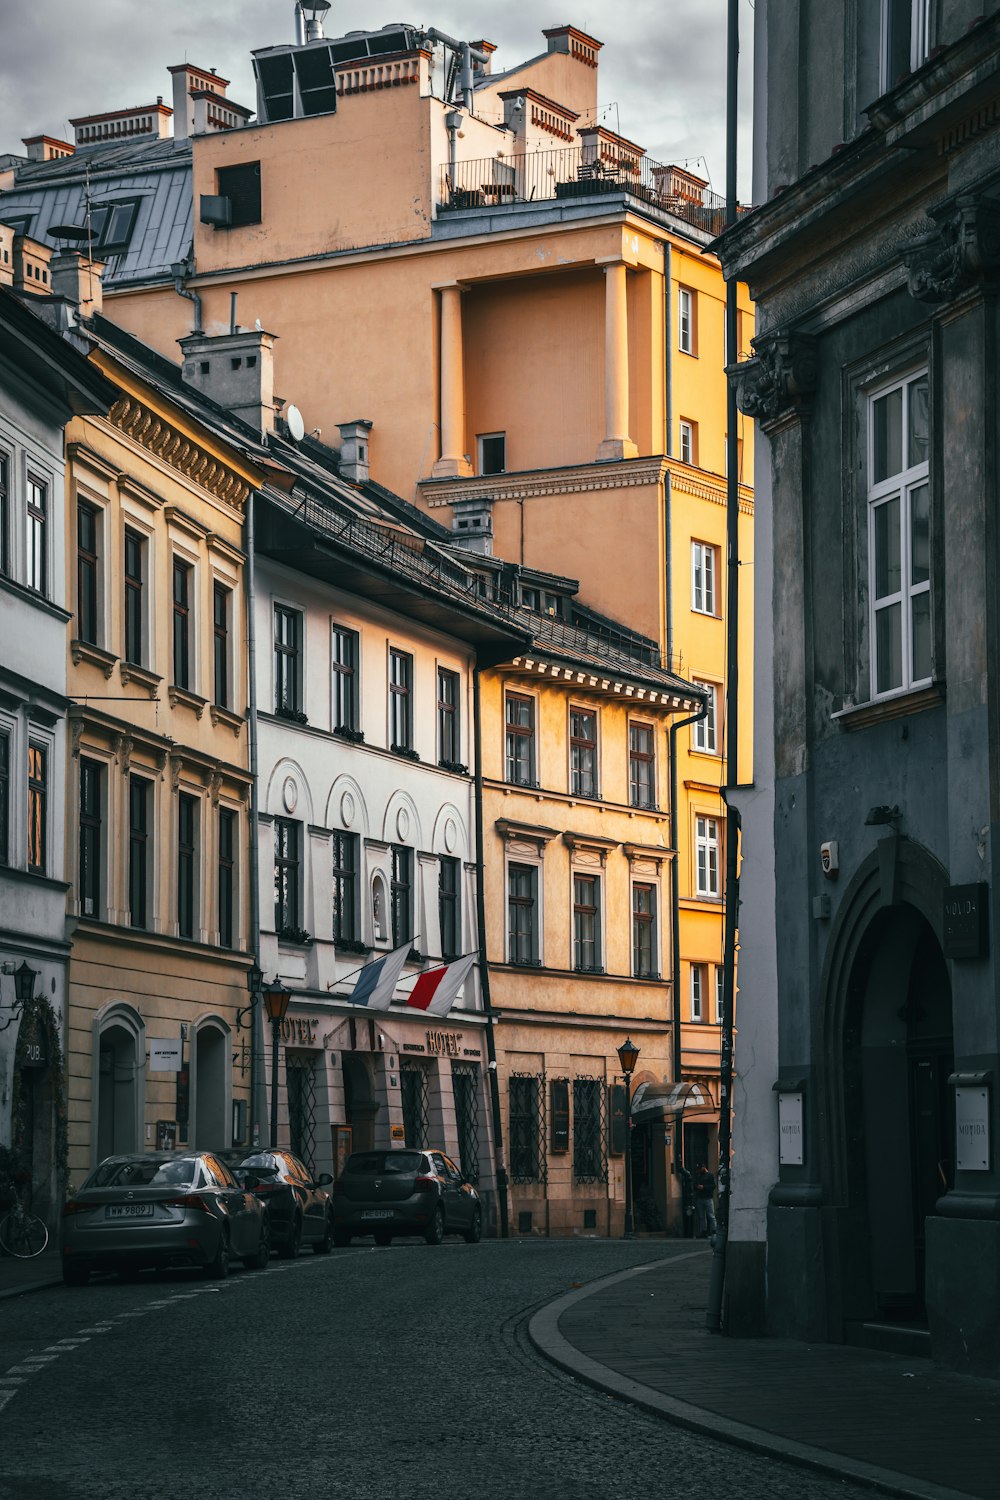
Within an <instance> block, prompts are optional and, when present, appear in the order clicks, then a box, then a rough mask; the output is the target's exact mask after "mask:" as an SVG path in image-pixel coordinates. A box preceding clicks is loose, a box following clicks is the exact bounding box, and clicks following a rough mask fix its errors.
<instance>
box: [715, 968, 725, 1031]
mask: <svg viewBox="0 0 1000 1500" xmlns="http://www.w3.org/2000/svg"><path fill="white" fill-rule="evenodd" d="M725 981H726V971H725V969H723V967H722V966H721V964H720V965H719V967H718V968H717V969H716V971H715V1024H716V1026H721V1025H722V1012H723V1008H724V991H725Z"/></svg>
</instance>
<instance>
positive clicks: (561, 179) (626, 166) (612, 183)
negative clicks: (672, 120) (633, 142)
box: [439, 146, 747, 236]
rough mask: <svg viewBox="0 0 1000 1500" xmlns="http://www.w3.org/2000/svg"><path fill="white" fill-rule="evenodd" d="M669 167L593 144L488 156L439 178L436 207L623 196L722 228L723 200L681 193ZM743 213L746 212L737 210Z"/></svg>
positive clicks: (711, 230)
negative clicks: (439, 187) (439, 190)
mask: <svg viewBox="0 0 1000 1500" xmlns="http://www.w3.org/2000/svg"><path fill="white" fill-rule="evenodd" d="M681 187H682V183H681V180H680V178H679V174H677V173H676V172H675V170H674V168H673V167H672V166H669V165H664V164H663V163H662V162H658V161H653V160H652V158H651V157H649V156H638V155H635V154H631V153H625V152H624V151H622V152H616V151H615V150H614V149H611V150H608V149H605V148H602V149H601V150H598V149H597V148H596V147H594V146H567V147H564V148H563V149H561V150H555V151H530V152H525V153H522V154H521V155H519V156H487V157H480V158H479V159H478V160H475V161H460V162H456V163H455V165H454V166H453V167H445V168H444V169H443V170H442V174H441V193H440V200H439V202H440V207H441V208H442V209H443V210H445V211H447V210H452V209H469V208H496V207H500V206H502V205H504V204H508V203H539V202H543V201H545V200H546V199H552V198H559V199H565V198H589V197H593V196H594V195H595V194H598V193H609V194H621V193H627V194H628V195H629V196H630V197H632V198H637V199H639V200H640V201H641V202H643V203H648V204H650V205H651V206H652V207H654V208H659V209H662V210H663V211H664V212H666V213H669V214H674V215H675V216H676V217H677V218H680V219H683V220H685V222H686V223H688V224H693V225H694V226H695V227H696V228H698V229H702V230H704V231H705V233H706V234H710V235H713V236H714V235H717V234H721V233H722V231H723V229H724V228H725V227H726V201H725V199H724V198H722V197H720V196H719V194H718V193H712V192H710V191H709V190H708V189H707V188H706V189H704V191H703V192H702V194H701V196H700V198H698V199H693V198H692V197H691V196H690V192H683V191H680V190H679V189H680V188H681ZM739 212H740V213H746V212H747V210H746V209H745V208H741V209H740V210H739Z"/></svg>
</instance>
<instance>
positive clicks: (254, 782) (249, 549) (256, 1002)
mask: <svg viewBox="0 0 1000 1500" xmlns="http://www.w3.org/2000/svg"><path fill="white" fill-rule="evenodd" d="M255 498H256V497H255V496H254V495H253V494H252V493H251V494H250V495H249V496H248V497H247V509H246V517H245V519H244V522H243V547H244V551H245V552H246V565H245V574H244V576H245V578H246V600H247V739H248V748H249V752H250V880H249V882H248V884H249V897H250V951H251V953H252V954H253V961H254V963H255V964H256V965H257V967H258V969H259V968H260V966H261V965H260V824H259V822H258V813H259V811H260V803H259V797H258V756H257V627H256V619H255V614H256V583H255V578H254V570H255V560H254V546H255V534H254V532H255V528H254V500H255ZM250 1003H251V1005H252V1007H253V1009H252V1012H251V1016H250V1143H251V1145H252V1146H253V1147H254V1148H255V1149H257V1148H259V1146H260V1144H261V1137H260V1131H261V1126H262V1124H263V1121H264V1120H265V1118H266V1113H267V1097H266V1094H265V1090H264V1020H263V1015H262V1011H261V999H260V995H254V996H252V997H251V1002H250Z"/></svg>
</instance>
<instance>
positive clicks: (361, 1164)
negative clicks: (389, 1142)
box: [344, 1151, 423, 1177]
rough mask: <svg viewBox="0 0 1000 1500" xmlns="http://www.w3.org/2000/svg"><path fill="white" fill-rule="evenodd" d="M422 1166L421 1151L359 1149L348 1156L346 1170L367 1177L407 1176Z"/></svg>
mask: <svg viewBox="0 0 1000 1500" xmlns="http://www.w3.org/2000/svg"><path fill="white" fill-rule="evenodd" d="M422 1167H423V1157H422V1156H421V1155H420V1152H419V1151H359V1152H357V1154H356V1155H354V1156H351V1157H349V1158H348V1162H347V1166H346V1167H345V1168H344V1171H345V1172H350V1173H352V1174H354V1173H357V1174H358V1175H361V1176H366V1177H391V1176H399V1177H405V1176H408V1175H410V1174H411V1173H414V1172H419V1171H420V1170H421V1168H422Z"/></svg>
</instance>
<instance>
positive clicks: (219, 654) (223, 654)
mask: <svg viewBox="0 0 1000 1500" xmlns="http://www.w3.org/2000/svg"><path fill="white" fill-rule="evenodd" d="M232 602H233V592H232V589H227V588H226V585H225V584H224V583H218V582H216V583H213V585H212V648H213V658H214V672H213V677H214V684H213V686H214V690H215V702H216V703H217V704H218V705H219V707H220V708H230V707H231V706H232V705H231V703H230V697H229V624H230V619H231V610H232Z"/></svg>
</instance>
